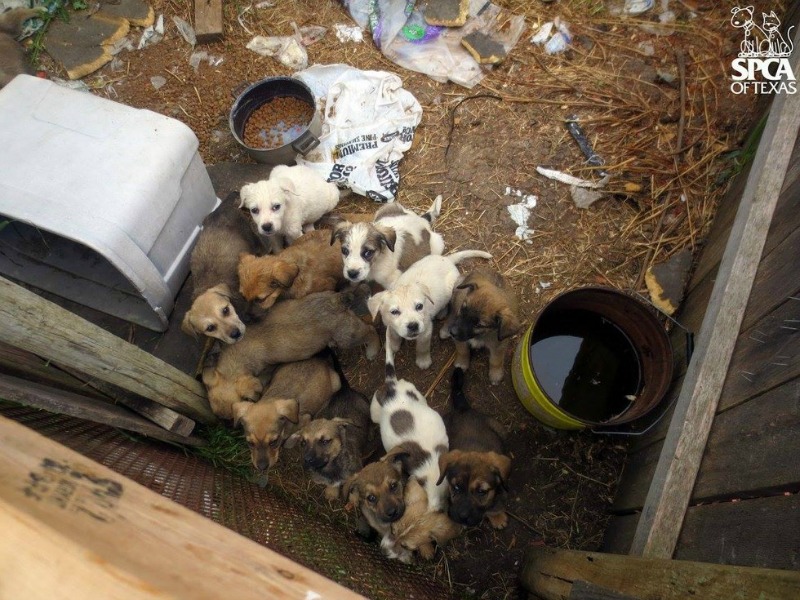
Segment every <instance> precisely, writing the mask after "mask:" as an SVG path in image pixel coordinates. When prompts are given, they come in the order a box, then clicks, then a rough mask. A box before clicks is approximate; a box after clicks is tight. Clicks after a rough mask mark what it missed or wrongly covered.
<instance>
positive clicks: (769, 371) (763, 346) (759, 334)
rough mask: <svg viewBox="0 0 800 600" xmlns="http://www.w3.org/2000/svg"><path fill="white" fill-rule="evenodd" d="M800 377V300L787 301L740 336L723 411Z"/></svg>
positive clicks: (731, 365) (725, 394) (721, 407)
mask: <svg viewBox="0 0 800 600" xmlns="http://www.w3.org/2000/svg"><path fill="white" fill-rule="evenodd" d="M797 376H800V299H796V300H793V299H789V300H786V301H785V302H784V303H783V304H782V305H781V306H779V307H778V308H777V309H775V310H774V311H772V312H771V313H770V314H768V315H767V316H765V317H763V318H762V319H761V320H760V321H758V322H757V323H756V324H755V325H754V326H753V327H751V328H750V329H748V330H747V331H743V332H742V334H741V335H740V336H739V339H738V342H737V344H736V349H735V351H734V354H733V358H732V360H731V364H730V369H729V371H728V376H727V379H726V380H725V386H724V388H723V393H722V399H721V400H720V405H719V409H720V411H723V410H728V409H730V408H732V407H734V406H736V405H737V404H741V403H742V402H746V401H747V400H748V399H749V398H752V397H753V396H755V395H757V394H761V393H763V392H765V391H767V390H770V389H772V388H774V387H777V386H779V385H781V384H782V383H784V382H786V381H790V380H791V379H794V378H795V377H797Z"/></svg>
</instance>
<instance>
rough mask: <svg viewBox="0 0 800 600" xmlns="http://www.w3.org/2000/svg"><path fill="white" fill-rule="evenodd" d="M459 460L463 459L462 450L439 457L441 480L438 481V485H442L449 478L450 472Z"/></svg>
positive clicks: (452, 451) (451, 451)
mask: <svg viewBox="0 0 800 600" xmlns="http://www.w3.org/2000/svg"><path fill="white" fill-rule="evenodd" d="M459 458H461V450H450V452H445V453H444V454H440V455H439V479H438V480H437V481H436V485H440V484H441V483H442V481H444V479H445V477H448V476H449V473H448V471H449V470H450V468H451V467H452V465H453V464H454V463H456V462H458V459H459Z"/></svg>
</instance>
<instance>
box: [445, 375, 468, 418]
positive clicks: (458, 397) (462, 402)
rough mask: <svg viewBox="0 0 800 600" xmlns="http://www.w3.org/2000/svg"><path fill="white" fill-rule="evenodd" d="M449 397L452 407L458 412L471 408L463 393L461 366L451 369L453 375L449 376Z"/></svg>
mask: <svg viewBox="0 0 800 600" xmlns="http://www.w3.org/2000/svg"><path fill="white" fill-rule="evenodd" d="M450 399H451V400H452V402H453V408H454V409H455V410H457V411H458V412H466V411H468V410H469V409H470V408H471V406H470V404H469V400H467V396H466V394H465V393H464V369H462V368H461V367H456V368H455V369H453V376H452V377H451V378H450Z"/></svg>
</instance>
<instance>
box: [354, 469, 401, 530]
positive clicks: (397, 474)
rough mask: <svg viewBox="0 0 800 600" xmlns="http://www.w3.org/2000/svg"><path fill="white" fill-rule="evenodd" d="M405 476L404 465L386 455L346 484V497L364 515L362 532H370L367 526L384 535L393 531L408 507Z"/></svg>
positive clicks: (361, 515) (360, 528)
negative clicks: (405, 493)
mask: <svg viewBox="0 0 800 600" xmlns="http://www.w3.org/2000/svg"><path fill="white" fill-rule="evenodd" d="M404 490H405V479H404V477H403V474H402V466H401V465H400V464H399V463H396V462H394V461H391V460H387V459H386V457H384V458H383V459H381V460H379V461H378V462H374V463H370V464H368V465H367V466H365V467H364V468H363V469H361V470H360V471H359V472H358V473H356V474H355V475H353V476H352V477H350V479H348V480H347V482H346V483H345V485H344V488H343V492H344V497H345V498H347V501H348V503H349V504H350V505H352V506H353V507H355V508H356V509H357V510H358V511H359V514H360V517H361V519H363V521H361V522H360V523H359V533H361V534H362V535H366V533H367V531H366V530H365V529H364V526H365V525H366V526H367V527H369V528H372V529H373V530H374V531H376V532H377V533H378V535H380V536H381V537H384V536H386V535H388V534H390V533H391V531H392V523H393V522H394V521H397V520H398V519H399V518H401V517H402V516H403V513H404V512H405V510H406V505H405V501H404V499H403V497H404Z"/></svg>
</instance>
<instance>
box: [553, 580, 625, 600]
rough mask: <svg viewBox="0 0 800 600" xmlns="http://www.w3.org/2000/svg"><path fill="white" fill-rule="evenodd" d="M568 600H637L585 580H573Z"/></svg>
mask: <svg viewBox="0 0 800 600" xmlns="http://www.w3.org/2000/svg"><path fill="white" fill-rule="evenodd" d="M569 600H639V599H638V598H637V597H635V596H629V595H628V594H620V593H619V592H614V591H612V590H608V589H606V588H604V587H600V586H599V585H595V584H593V583H588V582H586V581H580V580H578V581H574V582H573V583H572V589H571V590H570V592H569Z"/></svg>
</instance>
